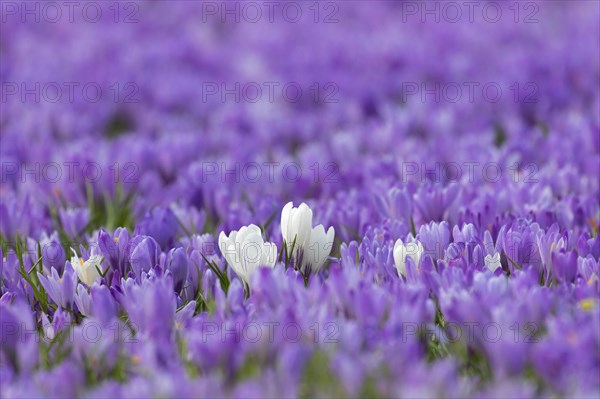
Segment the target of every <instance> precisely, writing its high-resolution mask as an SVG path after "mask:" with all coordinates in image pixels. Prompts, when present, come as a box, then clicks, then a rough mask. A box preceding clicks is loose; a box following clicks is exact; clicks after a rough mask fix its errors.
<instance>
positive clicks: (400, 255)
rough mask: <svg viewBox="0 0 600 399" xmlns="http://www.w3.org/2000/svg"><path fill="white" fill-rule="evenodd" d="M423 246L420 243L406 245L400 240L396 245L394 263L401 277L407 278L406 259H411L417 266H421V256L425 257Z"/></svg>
mask: <svg viewBox="0 0 600 399" xmlns="http://www.w3.org/2000/svg"><path fill="white" fill-rule="evenodd" d="M423 252H425V251H424V249H423V244H421V243H420V242H419V241H415V242H409V243H406V244H405V243H404V242H403V241H402V240H401V239H398V241H396V243H395V244H394V263H395V264H396V270H398V275H399V276H406V257H407V256H408V257H410V258H411V259H412V261H413V262H414V264H415V266H417V267H418V266H419V262H420V261H421V256H423Z"/></svg>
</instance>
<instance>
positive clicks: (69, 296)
mask: <svg viewBox="0 0 600 399" xmlns="http://www.w3.org/2000/svg"><path fill="white" fill-rule="evenodd" d="M37 275H38V278H39V279H40V283H41V284H42V287H44V289H45V290H46V292H47V293H48V296H49V297H50V299H52V301H54V303H56V304H57V305H58V306H60V307H62V308H64V309H67V310H71V309H73V300H74V297H75V289H76V287H77V273H75V271H74V270H73V268H72V267H71V264H70V263H67V265H66V266H65V270H64V272H63V274H62V276H59V274H58V272H57V271H56V269H54V268H52V270H51V271H50V275H49V276H44V275H43V274H41V273H39V272H38V274H37Z"/></svg>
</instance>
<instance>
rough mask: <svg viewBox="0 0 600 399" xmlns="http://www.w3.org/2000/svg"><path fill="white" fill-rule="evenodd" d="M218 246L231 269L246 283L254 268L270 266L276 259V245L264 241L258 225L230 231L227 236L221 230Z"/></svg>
mask: <svg viewBox="0 0 600 399" xmlns="http://www.w3.org/2000/svg"><path fill="white" fill-rule="evenodd" d="M219 248H220V249H221V253H222V254H223V256H224V257H225V260H226V261H227V263H229V265H230V266H231V267H232V268H233V271H235V273H236V274H237V275H238V277H239V278H240V279H242V280H243V281H245V282H246V283H247V282H248V281H249V279H250V275H251V274H252V273H253V272H254V270H256V269H257V268H259V267H270V268H272V267H273V266H275V262H276V261H277V246H276V245H275V244H273V243H270V242H265V241H264V240H263V237H262V233H261V231H260V227H258V226H256V225H254V224H251V225H250V226H244V227H242V228H241V229H240V230H239V231H236V230H234V231H232V232H231V233H229V237H228V236H227V235H225V232H221V234H219Z"/></svg>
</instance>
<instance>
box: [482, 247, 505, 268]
mask: <svg viewBox="0 0 600 399" xmlns="http://www.w3.org/2000/svg"><path fill="white" fill-rule="evenodd" d="M483 262H484V263H485V267H487V268H488V269H489V270H490V271H491V272H492V273H493V272H495V271H496V270H497V269H498V268H502V265H501V264H500V254H499V253H498V252H496V253H495V254H494V255H493V256H492V255H486V256H485V258H484V259H483Z"/></svg>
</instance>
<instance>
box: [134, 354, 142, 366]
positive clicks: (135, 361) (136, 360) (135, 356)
mask: <svg viewBox="0 0 600 399" xmlns="http://www.w3.org/2000/svg"><path fill="white" fill-rule="evenodd" d="M141 361H142V359H140V357H139V356H138V355H133V356H131V363H133V364H134V365H138V364H140V362H141Z"/></svg>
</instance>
